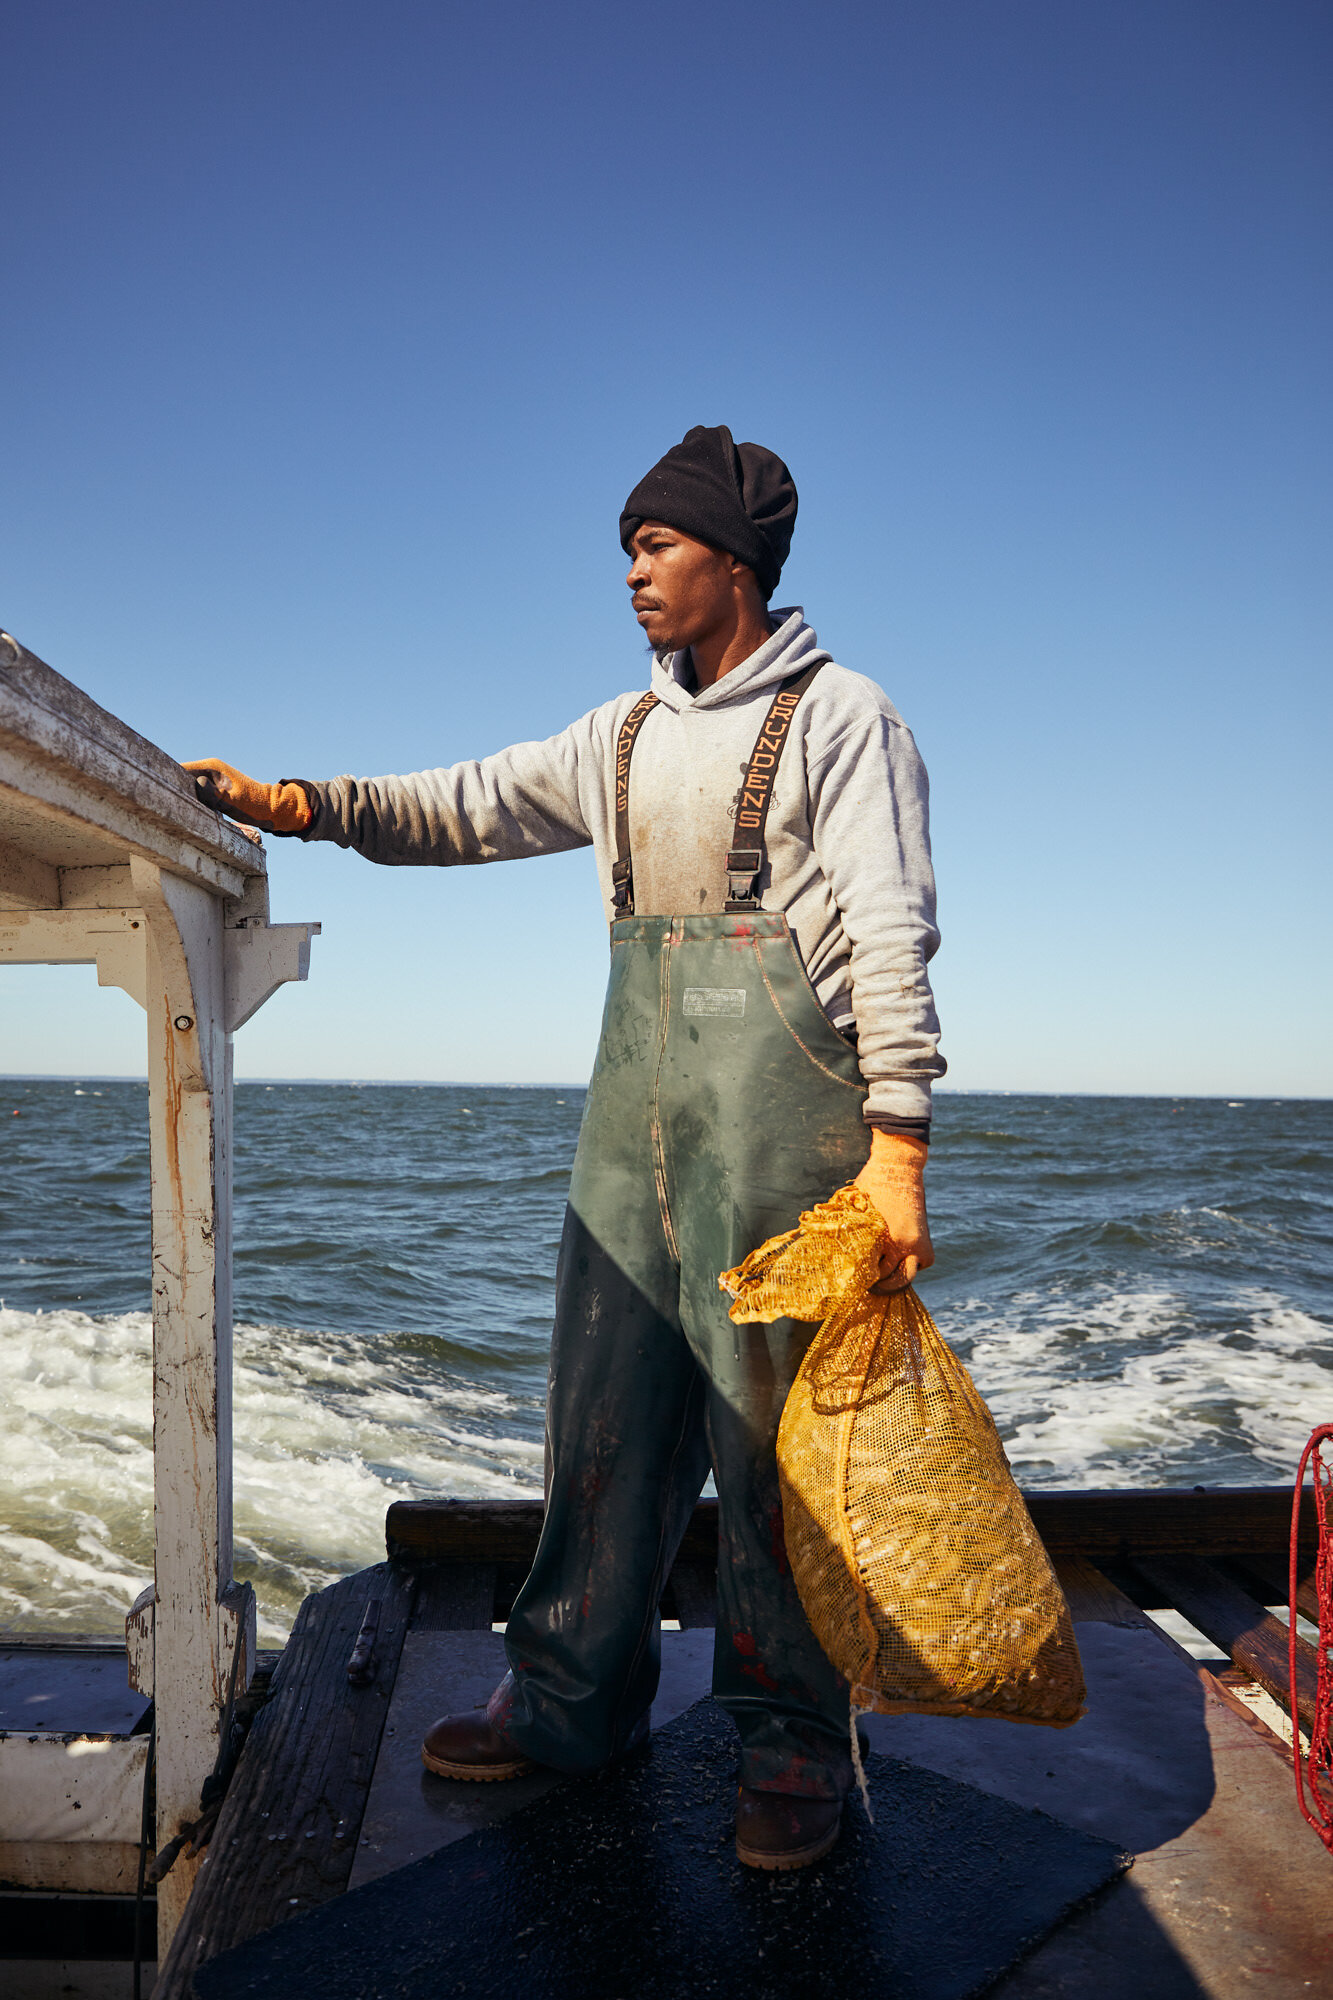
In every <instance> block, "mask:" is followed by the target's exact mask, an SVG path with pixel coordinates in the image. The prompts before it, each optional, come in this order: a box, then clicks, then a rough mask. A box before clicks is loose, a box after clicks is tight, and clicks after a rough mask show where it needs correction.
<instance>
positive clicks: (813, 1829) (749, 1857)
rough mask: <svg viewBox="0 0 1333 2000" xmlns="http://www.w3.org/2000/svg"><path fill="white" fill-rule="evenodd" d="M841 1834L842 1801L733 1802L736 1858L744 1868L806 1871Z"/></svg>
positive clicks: (746, 1793) (742, 1794) (759, 1796)
mask: <svg viewBox="0 0 1333 2000" xmlns="http://www.w3.org/2000/svg"><path fill="white" fill-rule="evenodd" d="M841 1828H842V1800H841V1799H803V1798H798V1797H797V1796H796V1794H795V1793H794V1792H752V1791H751V1790H750V1788H749V1786H748V1785H742V1786H741V1788H740V1791H739V1792H738V1794H737V1797H736V1858H737V1860H738V1861H743V1862H744V1863H745V1866H746V1867H747V1868H808V1867H809V1866H810V1863H811V1862H812V1861H818V1860H819V1857H820V1856H821V1855H822V1854H827V1853H828V1851H829V1849H830V1847H832V1845H833V1843H834V1841H835V1840H836V1839H837V1838H838V1834H839V1832H840V1831H841Z"/></svg>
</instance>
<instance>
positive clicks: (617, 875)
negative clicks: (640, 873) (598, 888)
mask: <svg viewBox="0 0 1333 2000" xmlns="http://www.w3.org/2000/svg"><path fill="white" fill-rule="evenodd" d="M611 907H612V909H613V910H614V911H615V912H616V915H617V916H621V917H628V916H632V915H633V914H634V872H633V867H632V864H631V861H630V857H629V855H628V854H627V855H626V856H625V858H624V860H623V861H615V862H613V863H612V864H611Z"/></svg>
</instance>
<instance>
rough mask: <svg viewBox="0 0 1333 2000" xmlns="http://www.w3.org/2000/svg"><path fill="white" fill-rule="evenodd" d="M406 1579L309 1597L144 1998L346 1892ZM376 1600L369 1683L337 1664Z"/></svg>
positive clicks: (403, 1621) (390, 1680) (350, 1585)
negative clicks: (352, 1678) (353, 1679)
mask: <svg viewBox="0 0 1333 2000" xmlns="http://www.w3.org/2000/svg"><path fill="white" fill-rule="evenodd" d="M415 1589H416V1582H415V1579H414V1578H412V1577H410V1576H407V1575H405V1574H404V1573H402V1572H401V1571H398V1570H395V1569H394V1568H393V1567H392V1566H391V1565H390V1564H388V1563H381V1564H379V1565H378V1566H377V1567H376V1568H375V1569H369V1570H362V1571H360V1572H359V1573H358V1574H357V1575H355V1576H350V1577H345V1578H344V1579H343V1580H342V1582H341V1583H335V1584H333V1585H331V1586H330V1588H329V1589H327V1590H322V1591H320V1592H319V1593H318V1595H317V1596H314V1597H308V1598H307V1599H306V1601H305V1603H304V1604H303V1605H302V1606H301V1609H300V1612H299V1613H298V1615H297V1620H296V1624H295V1626H294V1627H293V1630H292V1636H291V1639H290V1640H289V1641H288V1644H287V1648H286V1650H285V1652H284V1654H283V1656H282V1662H281V1665H280V1667H279V1669H278V1672H277V1674H276V1675H275V1677H274V1683H273V1690H272V1693H271V1695H270V1698H269V1700H268V1702H267V1704H266V1705H265V1707H264V1708H263V1709H262V1710H261V1712H260V1714H259V1716H258V1718H257V1720H256V1722H255V1725H254V1727H253V1729H252V1730H251V1732H250V1736H249V1739H248V1741H247V1743H246V1746H245V1750H244V1752H243V1754H242V1757H241V1761H240V1763H239V1765H238V1766H237V1770H236V1775H235V1777H234V1778H233V1780H232V1784H231V1789H230V1791H229V1792H228V1794H227V1798H226V1802H225V1804H224V1805H223V1809H222V1814H221V1817H220V1818H219V1820H218V1825H217V1830H216V1832H215V1833H214V1835H213V1839H212V1841H211V1843H210V1845H209V1846H208V1848H207V1849H206V1851H205V1855H204V1862H203V1866H202V1867H201V1868H200V1871H199V1876H198V1880H197V1881H196V1884H195V1888H194V1893H193V1895H192V1896H191V1898H190V1901H189V1903H188V1904H187V1906H186V1909H185V1914H184V1916H183V1918H182V1920H181V1924H180V1928H179V1929H178V1931H177V1933H176V1937H175V1939H174V1941H173V1944H172V1947H171V1950H170V1952H169V1954H168V1955H167V1957H166V1959H165V1960H164V1962H163V1964H162V1968H161V1972H160V1974H159V1976H158V1983H157V1986H156V1988H155V1989H154V1992H155V2000H184V1996H185V1995H187V1994H188V1993H189V1990H190V1979H191V1975H192V1973H193V1971H194V1968H195V1966H196V1965H198V1964H200V1963H202V1961H203V1960H204V1959H206V1958H212V1957H214V1956H215V1955H216V1954H217V1953H218V1952H219V1951H223V1950H225V1949H226V1948H227V1947H228V1946H229V1945H232V1944H238V1943H240V1942H241V1940H242V1939H244V1938H248V1937H252V1936H253V1935H254V1934H255V1932H257V1931H261V1930H267V1929H268V1928H269V1927H270V1926H272V1925H273V1924H278V1923H283V1922H285V1921H286V1920H287V1919H288V1918H291V1917H294V1916H297V1915H299V1914H301V1913H302V1912H303V1911H307V1910H311V1909H314V1908H315V1907H316V1906H317V1905H319V1904H321V1903H326V1902H329V1901H331V1900H332V1898H333V1897H335V1896H339V1895H341V1894H342V1893H343V1891H344V1890H345V1889H346V1887H347V1878H348V1876H349V1874H350V1873H351V1867H352V1859H353V1856H354V1854H355V1851H356V1842H357V1839H358V1836H359V1833H360V1828H361V1819H362V1815H363V1813H364V1811H365V1803H366V1797H367V1794H368V1792H369V1790H370V1781H371V1777H372V1775H373V1773H374V1768H375V1760H376V1757H377V1755H378V1753H379V1746H380V1737H381V1735H382V1733H383V1730H384V1719H385V1716H386V1715H387V1713H388V1708H389V1700H390V1697H391V1695H392V1693H393V1684H394V1680H395V1678H396V1675H397V1672H398V1660H399V1656H400V1654H401V1652H402V1646H403V1638H404V1635H405V1633H406V1631H407V1626H408V1619H409V1615H410V1612H411V1607H412V1601H413V1597H414V1595H415ZM372 1596H374V1597H378V1598H379V1600H380V1621H379V1633H378V1639H377V1643H376V1649H375V1659H374V1678H373V1680H372V1681H370V1682H369V1683H368V1684H367V1685H366V1686H364V1687H352V1686H351V1685H350V1683H349V1682H348V1679H347V1662H348V1659H349V1657H350V1655H351V1651H352V1647H353V1645H354V1644H355V1641H356V1636H357V1633H358V1631H359V1630H360V1627H361V1623H362V1619H363V1618H364V1615H365V1610H366V1604H367V1601H368V1599H369V1598H370V1597H372Z"/></svg>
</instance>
